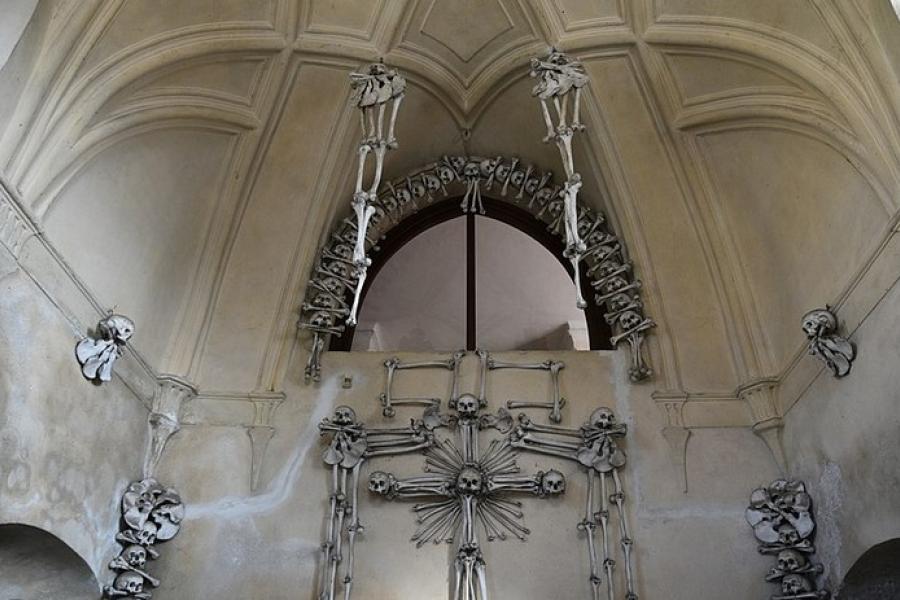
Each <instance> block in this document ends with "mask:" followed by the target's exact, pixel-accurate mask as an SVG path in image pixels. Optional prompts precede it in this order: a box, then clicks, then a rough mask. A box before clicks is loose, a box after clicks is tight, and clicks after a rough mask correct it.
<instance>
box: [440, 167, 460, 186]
mask: <svg viewBox="0 0 900 600" xmlns="http://www.w3.org/2000/svg"><path fill="white" fill-rule="evenodd" d="M437 174H438V177H440V179H441V183H443V184H444V185H449V184H451V183H453V180H454V179H456V173H454V172H453V169H452V168H450V167H448V166H446V165H441V166H439V167H438V168H437Z"/></svg>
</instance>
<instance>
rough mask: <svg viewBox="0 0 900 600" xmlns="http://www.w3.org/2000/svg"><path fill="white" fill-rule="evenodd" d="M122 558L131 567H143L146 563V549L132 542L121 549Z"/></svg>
mask: <svg viewBox="0 0 900 600" xmlns="http://www.w3.org/2000/svg"><path fill="white" fill-rule="evenodd" d="M122 558H124V559H125V562H127V563H128V564H129V565H131V566H132V567H135V568H137V569H143V568H144V565H145V564H146V563H147V549H146V548H144V547H143V546H138V545H137V544H132V545H130V546H128V547H126V548H125V549H124V550H122Z"/></svg>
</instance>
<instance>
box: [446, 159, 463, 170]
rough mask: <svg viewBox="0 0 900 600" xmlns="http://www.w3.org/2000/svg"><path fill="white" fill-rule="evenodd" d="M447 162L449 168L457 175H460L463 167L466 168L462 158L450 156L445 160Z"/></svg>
mask: <svg viewBox="0 0 900 600" xmlns="http://www.w3.org/2000/svg"><path fill="white" fill-rule="evenodd" d="M447 162H449V163H450V166H451V167H453V170H454V171H456V172H457V173H462V170H463V167H465V166H466V159H465V157H463V156H451V157H450V158H448V159H447Z"/></svg>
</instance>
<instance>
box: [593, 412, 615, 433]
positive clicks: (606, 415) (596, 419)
mask: <svg viewBox="0 0 900 600" xmlns="http://www.w3.org/2000/svg"><path fill="white" fill-rule="evenodd" d="M590 423H591V426H592V427H595V428H597V429H610V428H611V427H613V426H614V425H615V424H616V415H615V414H614V413H613V411H612V410H610V409H609V408H607V407H605V406H601V407H600V408H598V409H597V410H595V411H594V412H592V413H591V418H590Z"/></svg>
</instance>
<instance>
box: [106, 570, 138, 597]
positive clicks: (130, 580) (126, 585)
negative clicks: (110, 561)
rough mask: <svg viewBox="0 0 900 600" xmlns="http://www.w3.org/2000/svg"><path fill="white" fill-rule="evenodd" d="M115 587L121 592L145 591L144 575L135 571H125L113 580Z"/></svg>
mask: <svg viewBox="0 0 900 600" xmlns="http://www.w3.org/2000/svg"><path fill="white" fill-rule="evenodd" d="M113 589H115V590H117V591H120V592H129V593H131V594H140V593H141V592H143V591H144V577H143V576H142V575H138V574H137V573H135V572H134V571H124V572H122V573H119V575H118V576H117V577H116V580H115V581H114V582H113Z"/></svg>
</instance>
